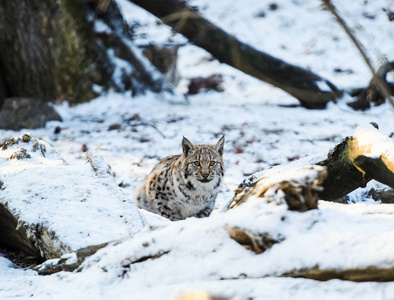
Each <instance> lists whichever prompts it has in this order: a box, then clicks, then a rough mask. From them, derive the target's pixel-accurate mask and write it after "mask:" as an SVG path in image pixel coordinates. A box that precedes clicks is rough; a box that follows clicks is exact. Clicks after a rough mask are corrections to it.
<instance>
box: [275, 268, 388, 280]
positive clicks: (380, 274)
mask: <svg viewBox="0 0 394 300" xmlns="http://www.w3.org/2000/svg"><path fill="white" fill-rule="evenodd" d="M282 276H284V277H294V278H307V279H314V280H319V281H327V280H331V279H341V280H349V281H355V282H365V281H375V282H388V281H394V268H378V267H375V266H370V267H365V268H352V269H343V270H337V269H319V268H311V269H302V270H294V271H291V272H287V273H285V274H283V275H282Z"/></svg>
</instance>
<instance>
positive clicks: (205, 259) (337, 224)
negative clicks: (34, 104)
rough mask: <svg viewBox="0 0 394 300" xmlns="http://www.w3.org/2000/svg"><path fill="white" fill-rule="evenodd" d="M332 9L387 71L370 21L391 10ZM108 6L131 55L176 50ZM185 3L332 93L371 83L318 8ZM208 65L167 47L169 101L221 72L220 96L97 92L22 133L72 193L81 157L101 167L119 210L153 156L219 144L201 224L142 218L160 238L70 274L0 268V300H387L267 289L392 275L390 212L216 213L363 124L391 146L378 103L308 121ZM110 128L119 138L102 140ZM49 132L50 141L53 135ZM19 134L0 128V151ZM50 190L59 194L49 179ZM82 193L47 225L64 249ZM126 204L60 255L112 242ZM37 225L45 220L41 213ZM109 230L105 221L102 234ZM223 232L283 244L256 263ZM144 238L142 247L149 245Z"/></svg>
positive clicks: (372, 6)
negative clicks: (46, 147)
mask: <svg viewBox="0 0 394 300" xmlns="http://www.w3.org/2000/svg"><path fill="white" fill-rule="evenodd" d="M336 2H337V3H335V4H337V5H338V6H339V8H340V10H341V12H346V14H345V18H346V19H347V20H349V21H351V22H350V23H351V24H353V23H354V22H355V21H356V22H357V23H359V24H360V25H362V27H363V29H362V30H357V31H356V34H357V36H358V37H359V38H360V39H361V40H362V41H363V43H364V45H365V47H366V48H367V50H368V53H369V54H370V56H371V57H372V59H373V62H374V64H375V65H377V62H378V60H379V56H380V55H382V56H384V57H386V58H388V59H391V60H392V59H393V58H394V57H393V56H394V30H393V29H394V22H390V21H389V20H388V16H387V13H386V12H385V11H383V10H382V9H383V8H385V9H386V10H390V9H391V11H394V4H393V3H392V1H389V0H387V1H385V0H382V1H368V2H365V1H336ZM119 3H120V4H122V8H123V11H124V14H125V16H126V17H127V19H128V20H130V21H138V22H139V24H140V27H138V28H136V34H137V37H138V39H137V40H136V43H137V44H139V45H144V44H147V43H149V42H151V41H155V42H161V43H172V42H181V43H186V42H187V41H186V40H185V39H184V38H182V37H180V36H179V35H174V34H173V33H172V32H171V30H169V29H168V28H166V27H165V26H164V25H157V22H156V19H155V18H154V17H152V16H150V15H149V14H147V13H145V12H143V11H141V10H140V9H138V8H136V7H135V6H134V5H132V4H130V3H129V2H128V1H126V0H119ZM191 4H192V5H197V6H198V7H199V8H200V10H201V12H202V13H203V14H204V15H205V16H207V17H208V18H209V19H210V20H212V21H213V22H215V23H216V24H219V25H220V26H221V27H222V28H224V29H226V30H227V31H228V32H230V33H232V34H234V35H236V36H237V37H238V38H239V39H241V40H242V41H243V42H246V43H248V44H251V45H252V46H254V47H256V48H257V49H259V50H261V51H265V52H268V53H270V54H271V55H274V56H276V57H278V58H281V59H283V60H285V61H287V62H290V63H293V64H297V65H299V66H302V67H304V68H310V69H311V70H312V71H314V72H316V73H318V74H319V75H321V76H323V77H326V78H327V79H329V80H331V81H332V82H333V83H334V84H336V85H337V86H338V87H339V88H350V87H362V86H365V85H366V84H367V83H368V82H369V80H370V78H371V74H370V73H369V71H368V69H367V68H366V66H365V64H364V62H363V61H362V59H361V58H360V56H359V54H358V52H357V51H356V49H355V47H354V46H353V45H352V44H351V42H350V41H349V40H348V38H347V37H346V35H345V34H344V33H343V31H342V30H341V28H340V27H339V26H338V25H337V24H336V22H335V21H334V20H333V19H332V17H331V16H330V14H329V13H328V12H327V11H326V10H323V9H322V8H321V7H320V4H321V2H320V1H317V0H316V1H312V0H307V1H288V0H278V1H275V2H272V3H271V2H265V1H257V0H247V1H246V0H245V1H206V0H193V1H191ZM272 4H276V6H277V8H276V9H275V8H274V7H275V6H272ZM210 58H211V55H210V54H209V53H207V52H205V51H203V50H201V49H198V48H197V47H195V46H193V45H186V46H184V47H181V48H180V50H179V70H180V72H181V75H182V76H183V77H184V80H183V81H182V82H181V83H180V89H181V90H184V88H185V86H186V84H187V80H186V79H188V78H191V77H193V76H206V75H210V74H214V73H220V74H222V75H223V78H224V88H225V91H224V92H222V93H217V92H209V93H205V94H198V95H195V96H190V105H172V104H169V103H168V101H167V100H166V99H163V98H162V97H161V96H160V95H153V94H147V95H144V96H139V97H137V98H131V96H130V95H129V94H126V95H120V94H116V93H113V92H109V93H108V94H107V95H106V96H103V97H100V98H98V99H96V100H94V101H92V102H90V103H86V104H81V105H78V106H75V107H68V105H67V104H63V105H60V106H57V107H56V108H57V110H58V111H59V113H60V114H61V116H62V118H63V120H64V121H63V122H62V123H59V122H51V123H48V124H47V126H46V128H42V129H37V130H31V134H32V136H34V137H40V138H42V139H43V140H45V141H46V142H48V143H49V144H50V145H52V146H53V148H54V149H56V150H57V152H58V153H60V155H61V156H62V157H63V158H64V159H65V160H66V161H67V162H68V164H69V166H68V167H66V166H64V167H63V168H64V169H67V168H69V169H70V173H69V175H70V176H71V174H73V173H75V172H78V171H79V172H81V176H78V177H77V178H76V179H75V180H77V181H81V182H82V184H84V183H86V182H87V181H88V180H89V178H90V177H89V176H93V175H92V174H91V173H89V172H91V170H90V169H89V168H88V167H89V166H87V165H86V162H85V160H84V157H85V154H86V153H84V152H83V151H82V148H88V149H91V150H94V151H96V152H97V153H99V154H100V155H102V156H103V157H104V159H105V161H106V162H107V163H109V165H110V166H111V168H112V172H113V175H114V178H115V181H116V183H118V184H121V183H122V186H123V187H124V188H123V192H124V194H125V198H126V199H128V201H131V197H132V193H133V190H134V187H135V186H136V184H137V183H138V182H139V181H140V180H141V179H142V178H143V177H144V176H145V175H146V174H147V173H148V172H149V171H150V170H151V168H152V167H153V166H154V165H155V164H156V163H157V162H158V161H159V160H160V159H161V158H163V157H165V156H168V155H172V154H179V153H180V151H181V147H180V143H181V140H182V136H185V137H187V138H188V139H189V140H190V141H191V142H193V143H214V142H215V141H216V140H217V138H218V136H219V135H221V134H225V135H226V145H225V155H224V159H225V163H226V166H227V173H226V177H225V181H224V185H223V187H222V191H221V193H220V194H219V196H218V199H217V205H216V209H215V211H214V214H213V216H212V217H210V218H208V219H202V220H196V219H189V220H185V221H181V222H176V223H169V225H167V226H166V223H163V222H161V221H159V220H156V219H154V218H153V217H151V216H147V219H148V221H149V222H155V225H156V226H159V227H161V226H164V227H163V228H160V229H158V230H156V231H149V230H146V231H143V232H141V233H140V234H137V235H135V238H134V239H130V240H126V241H125V242H124V243H121V244H118V245H112V246H110V247H107V248H105V249H102V250H100V251H99V252H98V253H97V254H96V256H94V257H92V260H91V261H88V262H86V267H85V269H84V271H82V272H80V273H63V272H62V273H59V274H55V275H51V276H47V277H41V276H38V275H37V274H36V273H35V272H33V271H31V270H23V269H18V268H15V266H13V265H12V264H11V263H10V262H9V261H8V260H7V259H5V258H2V257H0V299H15V298H16V299H28V298H29V299H30V298H33V299H54V298H56V299H87V298H92V299H111V298H117V299H173V298H174V297H176V296H178V295H180V294H182V293H184V292H187V291H190V290H196V289H197V290H205V291H208V292H209V293H212V294H214V295H223V296H228V297H235V296H237V297H241V298H245V299H248V298H254V299H278V298H281V299H350V298H357V299H394V296H393V295H394V284H393V283H374V282H370V283H353V282H346V281H340V280H331V281H328V282H317V281H313V280H306V279H292V278H282V277H275V276H276V275H280V274H282V273H283V272H286V271H291V270H292V269H294V268H301V267H313V266H315V265H319V266H321V267H324V268H334V267H339V268H341V267H342V268H345V267H365V266H368V265H376V266H381V267H390V266H391V267H392V266H393V264H394V256H393V254H392V253H393V251H392V250H393V249H394V240H393V238H392V236H393V231H392V230H393V228H394V223H393V220H394V218H393V213H394V210H393V208H392V207H391V206H390V205H382V204H376V205H375V204H371V203H372V201H371V200H370V199H368V198H365V197H361V198H360V197H359V195H363V194H362V193H361V192H359V194H358V196H357V197H355V198H357V199H359V200H360V201H361V202H363V203H357V204H353V205H348V206H345V205H340V204H334V203H325V202H320V203H319V210H317V211H310V212H306V213H303V214H299V213H294V212H288V211H286V209H285V207H282V206H274V205H262V204H259V203H257V202H253V203H250V204H248V205H245V206H240V207H239V208H238V209H237V210H234V211H232V212H229V213H226V214H221V213H220V210H221V208H222V207H223V206H225V205H226V203H227V202H228V201H230V200H231V198H232V196H233V190H234V189H235V188H236V187H237V185H238V184H239V183H240V182H241V181H242V180H243V179H245V178H246V177H247V176H248V175H250V174H252V173H254V172H256V171H261V170H264V169H268V168H269V167H271V166H274V165H278V164H284V163H287V162H289V161H294V160H296V159H298V158H303V157H306V156H308V155H313V154H319V153H326V152H327V151H328V150H329V149H330V148H331V147H333V146H334V145H335V144H336V143H338V142H339V141H341V139H342V138H344V137H345V136H347V135H349V134H351V132H352V131H353V130H354V129H355V128H356V127H358V126H360V125H366V124H368V123H369V122H376V123H378V124H379V126H380V130H381V131H382V132H383V133H384V134H385V135H387V136H390V135H391V134H392V133H393V132H394V111H393V109H392V108H391V107H390V106H389V105H387V104H385V105H382V106H379V107H375V108H373V109H372V110H370V111H366V112H355V111H353V110H351V109H349V108H348V107H347V106H346V105H345V103H343V102H341V103H338V104H330V105H329V106H328V108H327V109H326V110H314V111H311V110H306V109H304V108H301V107H295V108H292V107H282V106H279V104H297V101H296V100H294V99H293V98H291V97H290V96H288V95H287V94H286V93H284V92H282V91H280V90H278V89H275V88H273V87H271V86H269V85H267V84H265V83H262V82H259V81H257V80H255V79H253V78H251V77H250V76H246V75H244V74H242V73H241V72H239V71H237V70H234V69H232V68H230V67H228V66H226V65H223V64H220V63H218V62H217V61H215V60H211V59H210ZM338 69H341V71H338ZM346 100H348V99H344V101H346ZM114 124H117V125H119V126H118V128H119V129H115V130H109V127H110V126H111V125H114ZM58 126H59V127H60V128H61V132H60V133H58V134H55V133H54V130H55V128H56V127H58ZM24 132H25V131H23V130H22V131H20V132H13V131H4V130H2V131H0V141H5V140H6V139H8V138H10V137H12V136H19V135H21V134H23V133H24ZM35 159H36V158H35ZM40 159H41V158H40ZM51 172H55V171H54V170H49V173H48V174H52V176H53V177H55V176H57V173H51ZM62 174H63V172H62ZM62 174H58V176H63V175H62ZM66 174H67V172H66ZM84 174H85V176H83V175H84ZM88 174H90V175H88ZM1 176H3V175H1ZM53 184H54V186H60V184H56V181H54V182H53ZM87 189H88V187H84V188H80V189H72V188H71V189H67V194H68V195H74V196H75V197H76V199H80V198H78V197H83V195H80V194H78V193H82V194H84V193H85V192H84V191H86V190H87ZM2 193H3V191H2ZM94 193H95V192H94ZM94 193H93V194H92V199H91V200H92V201H88V202H79V203H78V207H76V206H73V205H74V204H75V203H74V204H72V203H70V204H67V208H68V209H69V212H67V211H63V212H61V213H62V216H61V218H60V219H59V220H63V219H64V220H65V221H63V222H59V223H57V225H56V226H60V225H59V224H62V223H64V227H59V228H57V230H60V231H61V232H63V233H64V237H65V238H66V236H68V234H70V236H68V237H69V238H71V231H70V228H72V227H70V226H71V223H69V222H68V221H67V214H68V213H69V216H70V219H72V217H71V216H74V215H76V216H77V215H78V214H79V213H81V214H82V213H83V212H84V211H90V210H94V209H95V207H96V206H95V204H94V203H98V202H97V200H98V197H96V196H94ZM93 196H94V197H93ZM32 200H34V201H36V199H32ZM84 203H85V204H84ZM129 203H130V202H129ZM129 203H125V204H122V205H117V204H116V203H115V204H114V205H110V204H108V203H107V205H108V206H107V207H105V211H107V210H108V211H110V215H113V218H114V219H113V224H112V226H111V227H109V228H110V231H111V232H110V231H104V230H103V231H101V229H100V227H99V226H95V225H94V224H95V222H97V221H98V220H97V218H98V215H97V214H91V216H90V217H89V214H85V217H84V219H83V221H84V222H85V224H83V223H81V225H80V226H81V227H82V231H83V232H85V233H86V234H85V235H83V234H73V235H72V237H73V239H74V240H73V244H72V245H73V247H78V246H82V245H86V243H87V242H88V240H86V239H85V238H86V235H87V234H91V235H92V239H91V241H92V242H94V241H98V242H101V241H104V240H105V239H107V237H108V236H109V235H110V234H111V233H112V234H113V235H114V236H116V237H124V236H125V235H126V234H127V230H128V227H127V225H124V223H122V224H120V223H119V219H120V218H119V216H120V215H124V216H128V215H129V214H130V211H129V209H130V207H131V204H129ZM48 208H49V207H48ZM105 211H102V213H105ZM41 214H44V215H45V214H48V211H46V210H43V211H41ZM86 215H87V216H86ZM29 217H30V218H32V220H34V218H39V217H40V216H39V213H38V212H37V213H33V214H32V215H31V216H29ZM282 217H285V218H284V221H283V220H282ZM111 218H112V217H111V216H110V217H109V218H108V219H106V220H107V221H108V222H109V223H110V222H111V220H112V219H111ZM229 223H231V224H233V225H238V226H240V227H242V228H247V229H250V230H252V231H264V232H267V233H269V234H270V235H271V236H272V237H274V238H281V237H285V238H286V239H285V240H284V241H283V242H281V243H279V244H277V245H274V246H273V247H272V248H271V249H270V250H268V252H266V253H264V254H261V255H254V254H253V253H252V252H250V251H248V250H246V249H244V248H243V247H242V246H240V245H238V244H237V243H235V242H234V241H233V240H231V239H229V237H228V234H227V233H226V232H225V231H224V230H223V229H222V227H223V226H224V225H227V224H229ZM99 229H100V230H99ZM153 239H154V240H155V243H151V242H150V241H152V240H153ZM146 241H148V242H150V244H151V246H150V247H147V248H146V249H145V248H144V247H143V246H142V245H143V244H144V242H146ZM167 250H171V251H170V252H169V253H168V254H166V255H163V256H162V257H160V258H159V259H156V260H147V261H144V262H142V263H139V264H132V265H131V267H130V268H129V269H127V273H126V274H125V276H123V277H122V274H123V271H124V267H122V264H123V263H124V262H125V261H127V259H130V257H133V256H135V255H140V254H143V253H145V252H144V251H152V253H153V252H156V251H167ZM93 260H95V262H93ZM102 267H105V268H102ZM242 274H243V275H242ZM240 277H242V278H243V277H245V278H244V279H242V280H241V279H239V278H240ZM224 278H225V280H222V279H224ZM233 278H237V279H233Z"/></svg>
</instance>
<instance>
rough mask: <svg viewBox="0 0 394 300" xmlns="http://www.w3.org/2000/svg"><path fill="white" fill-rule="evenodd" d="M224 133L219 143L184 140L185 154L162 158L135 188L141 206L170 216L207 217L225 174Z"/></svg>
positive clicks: (137, 200)
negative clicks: (195, 143)
mask: <svg viewBox="0 0 394 300" xmlns="http://www.w3.org/2000/svg"><path fill="white" fill-rule="evenodd" d="M223 146H224V136H223V137H222V138H221V139H220V140H219V141H218V142H217V144H216V145H213V146H210V145H193V144H192V143H191V142H189V141H188V140H187V139H186V138H183V140H182V150H183V153H182V155H175V156H168V157H166V158H164V159H163V160H161V161H160V162H159V163H158V164H157V165H156V166H155V167H154V168H153V170H152V172H151V173H150V174H149V175H148V176H147V177H146V178H145V180H144V181H143V182H141V183H140V184H139V185H138V186H137V188H136V190H135V192H134V202H135V204H136V205H137V206H138V207H139V208H143V209H145V210H148V211H150V212H153V213H156V214H159V215H161V216H163V217H166V218H168V219H170V220H173V221H175V220H182V219H186V218H188V217H197V218H202V217H207V216H209V215H210V213H211V212H212V210H213V208H214V206H215V199H216V195H217V194H218V192H219V189H220V184H221V182H222V179H223V175H224V169H225V167H224V162H223V158H222V156H223Z"/></svg>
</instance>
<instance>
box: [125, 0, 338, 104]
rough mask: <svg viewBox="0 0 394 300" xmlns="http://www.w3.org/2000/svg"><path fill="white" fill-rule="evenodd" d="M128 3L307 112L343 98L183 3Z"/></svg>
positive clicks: (327, 84)
mask: <svg viewBox="0 0 394 300" xmlns="http://www.w3.org/2000/svg"><path fill="white" fill-rule="evenodd" d="M130 1H132V2H134V3H135V4H137V5H139V6H141V7H142V8H144V9H146V10H147V11H149V12H150V13H152V14H153V15H155V16H157V17H158V18H160V19H161V20H162V21H163V22H164V23H165V24H167V25H168V26H170V27H172V28H173V29H174V30H175V31H176V32H179V33H180V34H182V35H184V36H185V37H187V38H188V39H189V40H190V41H191V42H192V43H194V44H195V45H197V46H199V47H201V48H203V49H205V50H207V51H208V52H210V53H211V54H212V55H213V56H215V57H216V58H217V59H218V60H219V61H221V62H223V63H226V64H228V65H230V66H233V67H234V68H237V69H239V70H241V71H242V72H244V73H246V74H249V75H251V76H254V77H256V78H258V79H260V80H263V81H265V82H267V83H270V84H272V85H274V86H276V87H278V88H280V89H282V90H284V91H285V92H287V93H289V94H290V95H292V96H293V97H295V98H297V99H298V100H299V101H300V102H301V104H302V105H304V106H306V107H308V108H324V107H325V105H326V104H327V102H329V101H335V99H337V98H338V97H340V96H341V95H342V92H341V91H338V89H337V88H336V87H335V86H334V85H333V84H332V83H331V82H329V81H328V80H326V79H324V78H322V77H320V76H319V75H317V74H314V73H312V72H310V71H308V70H305V69H302V68H300V67H297V66H294V65H291V64H288V63H286V62H284V61H282V60H280V59H277V58H275V57H272V56H271V55H268V54H266V53H264V52H260V51H258V50H256V49H254V48H253V47H250V46H248V45H247V44H244V43H242V42H240V41H238V40H237V39H236V38H235V37H234V36H231V35H229V34H227V33H226V32H225V31H223V30H222V29H220V28H218V27H217V26H216V25H214V24H213V23H212V22H210V21H208V20H206V19H204V18H203V17H202V16H201V15H200V14H199V13H198V12H197V11H196V9H194V8H191V7H189V6H188V5H187V3H186V1H184V0H154V1H146V0H130ZM322 86H324V88H322Z"/></svg>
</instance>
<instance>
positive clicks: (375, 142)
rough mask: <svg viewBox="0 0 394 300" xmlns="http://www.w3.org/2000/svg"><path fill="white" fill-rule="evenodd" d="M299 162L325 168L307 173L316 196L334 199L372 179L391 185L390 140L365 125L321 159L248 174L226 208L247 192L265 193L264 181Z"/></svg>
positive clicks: (393, 159) (393, 150)
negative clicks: (320, 172)
mask: <svg viewBox="0 0 394 300" xmlns="http://www.w3.org/2000/svg"><path fill="white" fill-rule="evenodd" d="M303 162H305V163H304V164H305V165H306V164H314V165H316V166H322V167H324V168H325V169H326V174H325V175H324V176H325V177H324V178H323V177H322V176H321V175H320V176H318V174H316V175H313V176H316V177H311V175H310V174H309V175H308V178H309V181H310V180H312V181H313V180H314V179H317V182H318V183H317V184H315V185H312V187H313V188H312V190H315V191H316V197H317V198H319V199H323V200H328V201H334V200H337V199H339V198H341V197H344V196H346V195H347V194H348V193H350V192H352V191H353V190H355V189H357V188H359V187H365V185H366V184H367V183H368V182H369V181H370V180H372V179H375V180H376V181H379V182H381V183H383V184H385V185H388V186H389V187H391V188H394V142H393V141H392V140H391V139H390V138H388V137H386V136H385V135H383V134H382V133H380V132H379V131H378V129H376V128H374V127H372V126H368V127H360V128H358V129H356V130H355V131H354V132H353V133H352V135H351V136H349V137H346V138H345V139H344V140H343V141H342V142H341V143H339V144H338V145H336V146H335V148H334V149H333V150H332V151H330V152H329V153H328V155H327V157H326V158H325V159H321V158H320V157H318V158H317V157H310V158H306V159H303V160H300V161H299V162H296V163H295V164H294V163H293V164H289V165H287V166H279V167H276V168H272V169H270V170H267V171H263V172H261V173H257V174H253V175H251V176H250V177H249V178H247V179H246V180H244V182H243V183H241V184H240V186H239V187H238V189H237V190H236V194H235V197H234V199H233V201H232V203H231V204H230V206H229V208H232V207H234V206H237V205H239V204H240V203H242V202H245V201H247V199H248V198H249V197H251V196H257V197H265V192H266V191H267V190H268V189H269V188H270V187H271V186H270V185H267V182H271V181H274V182H280V180H285V178H287V176H288V174H296V173H297V172H299V171H300V170H301V169H297V168H299V167H300V165H301V166H302V164H303ZM304 197H305V195H304ZM305 199H309V198H305ZM290 207H291V206H290Z"/></svg>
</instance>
